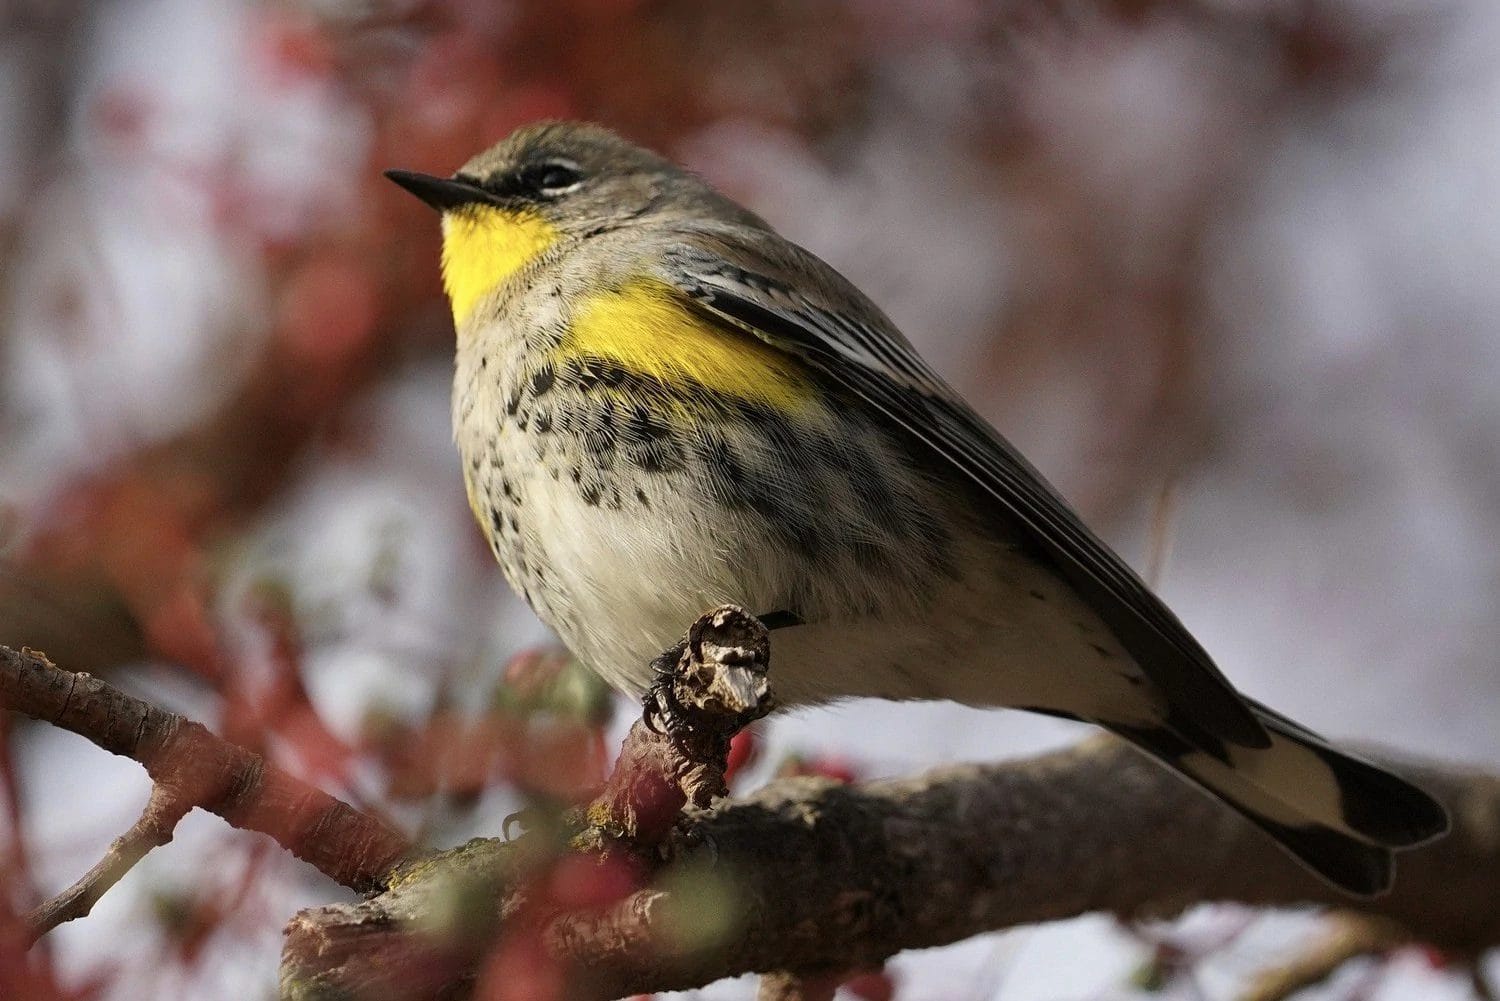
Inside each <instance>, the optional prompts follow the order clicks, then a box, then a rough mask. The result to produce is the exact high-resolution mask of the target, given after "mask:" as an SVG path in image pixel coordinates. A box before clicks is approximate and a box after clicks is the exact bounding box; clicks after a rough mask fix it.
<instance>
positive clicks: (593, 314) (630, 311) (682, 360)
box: [558, 279, 817, 410]
mask: <svg viewBox="0 0 1500 1001" xmlns="http://www.w3.org/2000/svg"><path fill="white" fill-rule="evenodd" d="M558 351H559V354H560V356H561V357H562V358H568V357H589V358H600V359H604V360H607V361H612V362H616V363H618V364H619V365H620V366H621V367H623V368H625V369H627V370H628V371H631V372H635V373H638V374H640V375H645V376H650V377H652V378H655V379H658V380H660V381H662V382H664V383H666V384H667V385H672V384H674V383H681V382H682V381H683V380H691V381H692V382H695V383H698V384H699V385H701V386H704V387H705V388H707V389H710V390H713V391H714V392H717V393H723V394H724V395H726V396H733V397H738V398H739V399H742V400H753V401H756V402H760V403H766V404H769V405H770V406H773V407H776V408H777V409H780V410H797V409H800V408H801V407H803V406H805V405H806V404H807V403H809V402H811V401H812V400H813V399H815V398H816V394H817V387H816V386H814V384H813V382H812V379H811V378H809V376H808V374H807V372H806V371H805V370H804V369H803V368H802V366H801V364H800V363H799V362H798V361H797V360H796V359H795V358H793V357H791V356H790V355H787V354H784V353H782V352H780V351H777V350H776V349H775V348H773V347H771V346H770V345H767V344H763V343H761V342H760V341H758V340H756V339H755V338H754V337H753V336H752V335H750V334H748V333H744V332H742V331H738V330H734V329H732V328H728V327H722V326H719V325H717V324H714V323H712V322H710V321H708V320H706V319H704V318H703V317H702V316H700V315H698V314H696V313H694V312H693V311H692V309H691V308H689V306H688V304H687V303H686V302H684V301H683V299H682V298H681V293H679V292H678V291H677V290H676V289H674V288H672V287H671V286H670V285H667V284H666V283H664V282H659V281H655V280H651V279H641V280H638V281H634V282H630V283H629V284H626V285H624V286H622V287H621V288H617V289H611V290H608V291H605V292H601V293H599V294H596V295H594V296H592V297H591V298H590V299H589V300H588V301H586V302H585V303H583V304H582V305H581V306H580V307H579V308H578V309H577V310H576V311H575V312H574V314H573V320H572V324H571V325H570V328H569V332H568V336H567V338H566V339H564V341H563V343H562V344H561V346H560V347H559V349H558Z"/></svg>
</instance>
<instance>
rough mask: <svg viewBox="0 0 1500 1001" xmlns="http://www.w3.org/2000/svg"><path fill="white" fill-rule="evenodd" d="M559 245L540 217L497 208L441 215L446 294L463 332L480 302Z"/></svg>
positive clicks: (481, 207)
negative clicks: (556, 244) (553, 245)
mask: <svg viewBox="0 0 1500 1001" xmlns="http://www.w3.org/2000/svg"><path fill="white" fill-rule="evenodd" d="M556 240H557V230H556V229H554V228H553V226H552V224H551V223H549V222H547V221H546V220H544V219H542V218H541V217H540V216H537V215H533V214H531V213H529V212H528V213H515V212H507V211H505V210H504V209H501V208H497V207H496V206H493V205H468V206H465V207H463V208H460V209H454V210H452V211H449V212H444V213H443V288H444V290H445V291H447V293H448V302H449V303H450V304H451V305H452V306H453V323H454V325H455V326H462V324H463V322H464V321H465V320H467V319H468V318H469V314H470V313H472V312H474V307H475V306H477V305H479V301H480V300H481V299H483V298H484V297H485V296H487V295H489V294H490V293H491V292H493V291H494V290H495V289H496V288H498V287H499V285H500V283H501V282H503V281H505V280H506V279H507V278H509V277H510V276H511V275H513V274H515V273H516V272H517V271H520V270H521V269H522V268H524V267H525V266H526V265H527V264H529V263H530V262H531V261H533V260H535V259H536V257H537V255H539V254H541V253H542V252H543V251H545V250H546V249H547V248H548V247H550V246H552V244H553V243H554V242H556Z"/></svg>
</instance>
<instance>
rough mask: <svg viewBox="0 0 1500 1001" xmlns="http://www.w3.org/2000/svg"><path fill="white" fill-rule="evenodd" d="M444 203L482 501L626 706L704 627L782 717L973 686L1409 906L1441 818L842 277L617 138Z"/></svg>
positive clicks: (990, 701) (517, 581) (440, 203)
mask: <svg viewBox="0 0 1500 1001" xmlns="http://www.w3.org/2000/svg"><path fill="white" fill-rule="evenodd" d="M387 176H388V177H390V179H391V180H393V181H395V182H396V183H397V184H399V185H401V186H402V187H404V188H406V189H407V190H408V191H410V192H411V193H413V194H415V195H416V196H417V197H419V198H421V199H422V200H423V201H425V202H427V203H428V204H429V205H431V206H432V207H434V208H436V209H438V210H439V211H440V212H441V213H442V228H443V254H442V273H443V283H444V286H445V288H446V291H447V294H448V298H449V300H450V302H451V304H452V307H453V319H454V323H455V326H456V328H457V332H458V351H457V365H456V375H455V380H454V392H453V423H454V434H455V438H456V440H457V443H458V449H459V452H460V454H461V456H462V460H463V472H464V480H465V484H466V487H467V490H468V497H469V503H470V506H471V507H472V508H473V511H474V514H475V517H477V518H478V520H479V524H480V526H481V527H482V528H483V530H484V533H485V534H486V535H487V536H488V538H489V542H490V545H491V546H492V548H493V549H494V552H495V555H496V557H497V558H498V559H499V561H500V564H501V566H502V567H503V568H504V570H505V574H506V576H507V577H508V578H509V580H510V582H511V584H512V585H514V587H515V588H516V590H517V591H519V592H520V593H521V594H522V595H523V596H524V597H525V599H526V600H527V601H528V602H529V603H530V604H531V607H532V608H533V609H535V610H536V613H537V614H538V615H539V616H540V617H541V618H542V619H543V621H545V622H546V623H547V624H548V625H550V626H551V627H552V628H553V629H554V630H556V632H557V633H558V635H559V636H560V637H561V638H562V640H563V642H564V643H566V644H567V645H568V647H569V648H570V649H571V650H572V651H573V653H574V654H575V655H576V656H577V657H578V658H580V659H581V660H582V661H583V662H584V663H585V664H587V665H588V666H590V667H591V668H593V669H594V670H596V671H597V672H598V673H599V674H601V675H603V676H604V678H606V679H607V680H608V681H609V682H611V683H612V684H614V685H615V686H616V687H618V688H620V689H621V690H623V691H626V692H630V693H635V694H640V693H642V692H644V691H645V690H647V689H648V687H649V686H650V685H651V684H652V682H653V672H652V669H651V667H650V666H649V665H650V664H651V662H652V660H653V658H655V657H656V656H657V654H658V653H659V652H660V651H662V650H664V649H666V648H668V647H670V646H671V645H672V644H673V643H674V642H675V641H676V640H678V639H679V638H680V636H681V633H682V631H683V629H684V628H685V627H686V626H687V624H688V623H690V622H691V621H692V620H693V619H694V618H696V617H697V616H698V615H699V614H701V613H702V612H704V611H705V610H707V609H709V608H711V607H713V606H716V605H719V604H723V603H734V604H738V605H742V606H744V607H746V608H748V609H750V610H751V611H752V612H756V613H760V614H763V615H765V616H766V617H767V618H768V619H769V620H771V621H773V622H777V623H785V624H786V626H785V628H782V629H779V630H778V632H777V633H776V634H775V638H774V641H773V647H774V652H775V684H776V688H777V692H778V695H779V697H780V698H781V700H782V701H783V703H788V704H798V703H802V704H806V703H816V702H824V701H828V700H832V699H838V698H842V697H846V696H877V697H881V698H887V699H952V700H954V701H957V702H962V703H967V704H969V705H976V706H1010V707H1016V708H1022V709H1030V710H1034V711H1037V712H1043V713H1049V714H1052V715H1057V716H1065V717H1069V718H1073V719H1079V720H1086V721H1088V722H1091V723H1095V724H1098V725H1099V726H1101V727H1103V728H1105V729H1106V730H1109V731H1112V732H1113V733H1116V734H1118V735H1120V736H1121V737H1123V738H1125V739H1126V740H1128V741H1130V742H1131V743H1132V744H1134V745H1135V746H1136V747H1138V748H1140V749H1142V750H1143V751H1145V752H1146V753H1147V754H1150V755H1152V756H1154V757H1156V758H1157V759H1159V760H1160V761H1161V762H1163V763H1164V764H1166V765H1167V766H1168V767H1169V768H1172V769H1174V770H1176V771H1177V772H1179V773H1181V774H1182V775H1184V776H1186V777H1187V778H1188V779H1189V780H1191V781H1192V782H1195V783H1197V784H1198V785H1199V786H1201V787H1202V788H1203V789H1205V790H1207V791H1208V792H1209V793H1211V794H1212V795H1214V796H1217V797H1218V798H1219V799H1220V800H1222V801H1223V802H1225V803H1226V804H1228V805H1229V806H1231V807H1233V808H1234V809H1235V810H1238V811H1239V812H1240V813H1241V814H1243V815H1244V816H1246V817H1248V818H1249V819H1250V820H1251V821H1253V822H1254V823H1256V824H1258V825H1259V826H1260V827H1261V828H1263V829H1264V830H1265V831H1267V832H1269V833H1270V835H1271V836H1272V837H1273V838H1275V839H1276V840H1277V841H1278V842H1280V843H1281V845H1283V846H1284V847H1285V848H1286V849H1287V850H1288V851H1289V852H1290V853H1291V854H1292V855H1294V856H1295V857H1297V858H1298V859H1301V860H1302V861H1303V862H1304V863H1305V864H1306V865H1308V866H1309V867H1310V868H1312V869H1313V870H1314V871H1316V872H1317V873H1319V874H1321V875H1322V876H1323V877H1324V878H1325V879H1327V880H1328V881H1329V882H1331V883H1333V884H1335V885H1337V886H1339V887H1342V888H1344V889H1346V890H1348V891H1350V892H1351V893H1355V894H1364V895H1371V894H1377V893H1380V892H1382V891H1383V890H1385V889H1386V888H1387V887H1388V886H1389V885H1390V881H1391V877H1392V869H1393V864H1392V851H1393V849H1400V848H1407V847H1411V846H1414V845H1419V844H1422V843H1423V842H1426V841H1428V840H1430V839H1432V838H1434V837H1436V836H1437V835H1439V834H1441V833H1442V832H1443V831H1444V830H1445V829H1446V827H1447V817H1446V815H1445V813H1444V811H1443V808H1442V807H1441V806H1439V805H1438V804H1437V803H1436V802H1434V801H1433V800H1432V799H1431V798H1430V797H1429V796H1428V795H1427V794H1425V793H1424V792H1422V791H1421V790H1419V789H1417V788H1416V787H1414V786H1412V785H1410V784H1408V783H1407V782H1405V781H1403V780H1402V779H1400V778H1397V777H1396V776H1394V775H1392V774H1390V773H1389V772H1387V771H1385V770H1383V769H1381V768H1379V767H1376V766H1375V765H1372V764H1370V763H1368V762H1365V761H1361V760H1360V759H1358V758H1355V757H1352V756H1350V755H1347V754H1345V753H1343V752H1341V751H1337V750H1335V749H1333V748H1332V747H1330V746H1329V745H1328V743H1327V742H1325V741H1324V740H1322V739H1321V738H1319V737H1318V736H1317V735H1316V734H1314V733H1312V732H1310V731H1308V730H1306V729H1304V728H1302V727H1301V726H1299V725H1298V724H1296V723H1294V722H1292V721H1291V720H1288V719H1287V718H1285V717H1283V716H1280V715H1277V714H1276V713H1274V712H1272V711H1271V710H1269V709H1267V708H1265V707H1264V706H1261V705H1258V704H1257V703H1255V702H1253V701H1251V700H1250V699H1247V698H1245V697H1244V696H1242V695H1240V694H1239V693H1238V692H1236V691H1235V689H1234V688H1233V686H1231V685H1230V683H1229V682H1228V681H1227V680H1226V679H1225V678H1224V676H1223V675H1222V674H1221V673H1220V672H1219V671H1218V669H1217V668H1216V667H1215V666H1214V663H1213V661H1212V660H1211V659H1210V658H1209V656H1208V654H1207V653H1205V652H1204V650H1203V648H1202V647H1201V646H1199V644H1198V643H1197V642H1196V641H1195V640H1194V639H1193V637H1192V636H1191V635H1190V634H1189V633H1188V631H1187V630H1186V629H1185V628H1184V627H1183V625H1182V623H1180V622H1179V621H1178V620H1177V618H1176V617H1175V616H1174V615H1173V614H1172V612H1171V611H1170V610H1168V609H1167V607H1166V606H1165V605H1164V604H1163V603H1162V602H1161V601H1160V600H1159V599H1158V598H1157V597H1156V596H1155V595H1154V594H1152V592H1151V591H1150V590H1149V589H1148V588H1147V587H1146V586H1145V584H1143V583H1142V582H1141V580H1140V578H1139V577H1138V576H1136V574H1135V573H1134V572H1133V571H1132V570H1131V569H1130V567H1128V566H1127V565H1126V564H1125V562H1124V561H1123V560H1121V559H1120V558H1119V557H1118V556H1116V555H1115V554H1114V553H1113V552H1111V551H1110V549H1109V547H1107V546H1106V545H1105V544H1104V543H1103V542H1101V541H1100V540H1099V539H1098V537H1097V536H1095V535H1094V534H1093V533H1092V532H1091V531H1089V529H1088V528H1087V527H1086V526H1085V525H1084V524H1083V522H1082V521H1080V520H1079V518H1078V516H1077V515H1075V514H1074V513H1073V512H1072V511H1071V510H1070V509H1069V507H1068V505H1067V503H1066V502H1064V501H1063V500H1062V498H1061V497H1060V496H1059V495H1058V493H1057V491H1056V490H1054V489H1053V488H1052V487H1051V486H1049V485H1048V483H1047V482H1046V481H1045V480H1044V479H1043V478H1042V476H1041V475H1040V474H1039V473H1038V472H1037V471H1036V470H1035V469H1033V468H1032V466H1031V465H1030V464H1029V463H1028V462H1027V461H1026V460H1025V459H1024V458H1023V457H1022V456H1021V455H1020V454H1019V453H1018V452H1017V451H1016V450H1015V449H1014V448H1013V447H1012V446H1011V445H1010V444H1009V443H1008V442H1006V440H1005V439H1004V438H1002V437H1001V436H1000V434H999V433H998V432H997V431H995V430H994V429H993V428H992V427H990V426H989V425H988V424H987V423H986V422H985V421H984V420H983V419H982V418H980V417H979V416H978V415H977V414H976V413H975V412H974V411H973V410H972V409H970V407H969V406H968V405H967V404H965V403H964V401H963V400H962V399H960V398H959V396H958V395H957V394H956V393H955V392H954V391H953V390H952V389H951V388H950V387H949V386H948V385H947V384H946V383H945V382H944V381H943V380H942V379H941V378H940V377H939V376H938V375H937V374H936V373H934V372H933V370H932V369H931V368H930V367H929V366H928V365H927V363H926V362H925V361H923V360H922V358H921V357H920V356H919V355H918V354H917V352H916V351H915V349H913V347H912V346H911V344H910V343H909V342H908V341H907V340H906V338H905V337H904V336H902V334H901V332H900V331H898V330H897V329H896V327H895V326H894V325H893V324H892V323H891V321H890V320H889V319H887V318H886V316H885V314H883V313H882V312H881V311H880V310H879V309H878V308H877V307H876V306H875V305H874V304H873V303H872V302H871V301H870V300H869V299H867V298H866V297H865V296H864V295H863V294H862V293H861V292H860V291H859V290H858V289H857V288H855V287H854V286H853V285H852V284H850V283H849V282H848V281H847V280H845V279H844V278H843V277H842V276H841V275H840V274H839V273H838V272H836V271H835V270H834V269H833V268H832V267H830V266H829V265H827V264H826V263H824V262H823V261H821V260H819V259H818V258H817V257H815V256H813V255H812V254H811V253H809V252H808V251H806V250H804V249H802V248H801V247H799V246H797V245H795V244H793V243H792V242H790V241H789V240H786V239H785V238H783V237H781V236H780V235H778V234H777V233H776V232H775V230H773V229H772V228H771V227H770V226H769V225H767V224H766V223H765V222H764V221H762V220H761V219H759V218H758V217H756V216H755V215H753V214H751V213H750V212H748V211H746V210H745V209H743V208H741V207H740V206H739V205H737V204H735V203H734V202H732V201H730V200H729V199H728V198H726V197H724V196H723V195H721V194H719V193H718V192H717V191H715V190H714V189H713V188H712V187H711V186H709V185H708V184H707V183H706V182H704V181H703V180H702V179H701V178H699V177H697V176H695V175H693V174H691V173H689V172H687V171H685V170H682V169H681V168H679V167H677V166H675V165H674V164H672V163H671V162H669V161H667V160H665V159H663V158H661V157H659V156H657V155H656V154H654V153H651V152H649V151H647V150H645V149H642V148H640V147H638V146H635V145H633V144H631V143H629V142H627V141H625V140H624V139H621V138H620V137H619V136H617V135H615V134H613V133H611V132H609V131H607V130H605V129H602V128H599V127H596V126H592V125H584V124H574V123H566V122H553V123H544V124H540V125H533V126H528V127H526V128H522V129H520V130H519V131H517V132H515V133H514V134H512V135H511V136H510V137H508V138H507V139H505V140H504V141H502V142H501V143H499V144H498V145H496V146H495V147H493V148H492V149H490V150H487V151H486V152H484V153H481V154H480V155H478V156H476V157H475V158H474V159H473V160H471V161H469V162H468V163H467V164H465V165H464V166H463V168H462V169H460V170H459V171H458V172H457V173H456V174H454V175H453V176H452V177H449V178H439V177H432V176H428V175H423V174H414V173H409V172H405V171H389V172H388V173H387Z"/></svg>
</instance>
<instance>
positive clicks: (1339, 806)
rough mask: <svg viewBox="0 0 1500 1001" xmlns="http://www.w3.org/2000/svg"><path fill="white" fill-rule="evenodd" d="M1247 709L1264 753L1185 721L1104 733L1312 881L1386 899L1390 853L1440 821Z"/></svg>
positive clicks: (1434, 806)
mask: <svg viewBox="0 0 1500 1001" xmlns="http://www.w3.org/2000/svg"><path fill="white" fill-rule="evenodd" d="M1250 706H1251V708H1252V709H1253V710H1254V712H1255V715H1256V717H1257V718H1258V719H1259V720H1260V722H1261V723H1262V724H1263V725H1264V726H1265V728H1266V731H1267V732H1268V733H1269V734H1270V735H1271V746H1270V747H1268V748H1265V749H1263V750H1260V749H1250V748H1241V747H1233V746H1226V745H1224V744H1223V743H1222V742H1220V741H1217V740H1214V739H1213V738H1212V737H1209V736H1208V735H1206V734H1195V733H1194V731H1195V730H1196V728H1195V727H1194V726H1192V724H1191V721H1186V720H1181V719H1179V718H1173V719H1170V720H1168V721H1166V722H1165V723H1163V724H1162V725H1161V726H1159V727H1152V728H1140V727H1119V726H1114V727H1110V729H1112V730H1114V731H1115V732H1116V733H1118V734H1120V736H1122V737H1125V738H1126V739H1127V740H1130V741H1131V742H1132V743H1134V744H1136V745H1137V746H1139V747H1141V748H1142V749H1143V750H1145V751H1147V752H1149V753H1150V754H1152V755H1153V756H1155V757H1157V758H1159V759H1160V760H1161V761H1163V762H1164V763H1166V764H1167V765H1168V766H1170V767H1171V768H1172V769H1174V770H1175V771H1177V772H1179V773H1181V774H1182V775H1184V776H1186V777H1187V778H1189V779H1191V780H1192V781H1193V782H1195V783H1197V784H1198V785H1199V786H1201V787H1203V788H1204V789H1205V790H1207V791H1208V792H1210V793H1212V794H1213V795H1214V796H1216V797H1217V798H1219V799H1220V800H1222V801H1223V802H1224V803H1226V804H1227V805H1229V806H1231V807H1233V808H1234V809H1235V810H1237V811H1239V813H1240V814H1241V815H1243V816H1244V817H1246V818H1247V819H1249V820H1250V821H1252V822H1253V823H1255V824H1256V825H1257V826H1259V827H1260V828H1261V829H1262V830H1264V831H1265V832H1266V833H1268V834H1270V835H1271V837H1273V838H1275V839H1276V841H1277V842H1278V843H1280V844H1281V845H1282V847H1284V848H1285V849H1286V850H1287V851H1288V852H1290V853H1291V854H1292V855H1294V856H1295V857H1296V858H1298V859H1299V860H1301V861H1302V862H1303V863H1304V864H1305V865H1307V866H1308V867H1309V868H1310V869H1312V870H1313V871H1314V872H1316V873H1318V874H1319V875H1321V876H1322V877H1323V878H1324V879H1326V880H1327V881H1328V882H1330V883H1332V884H1333V885H1334V886H1337V887H1339V888H1341V889H1343V890H1346V891H1348V892H1350V893H1353V894H1358V895H1360V896H1376V895H1378V894H1380V893H1383V892H1385V891H1386V890H1388V889H1389V888H1390V885H1391V877H1392V870H1393V866H1392V857H1391V856H1392V851H1393V850H1395V849H1400V848H1411V847H1414V846H1416V845H1420V844H1423V843H1425V842H1428V841H1431V840H1432V839H1433V838H1436V837H1438V836H1439V835H1441V834H1443V833H1444V832H1445V831H1447V829H1448V815H1447V812H1446V811H1445V810H1444V809H1443V807H1442V806H1441V805H1440V804H1439V803H1438V802H1437V801H1436V800H1434V799H1433V798H1432V797H1431V796H1429V795H1427V793H1425V792H1423V791H1422V790H1420V789H1418V788H1417V787H1416V786H1414V785H1412V784H1410V783H1409V782H1406V781H1405V780H1403V779H1400V778H1397V777H1396V776H1395V775H1392V774H1391V773H1390V772H1388V771H1385V770H1384V769H1382V768H1380V767H1378V766H1376V765H1373V764H1370V763H1369V762H1367V761H1363V760H1361V759H1359V758H1356V757H1353V756H1351V755H1349V754H1345V753H1344V752H1342V751H1337V750H1334V749H1333V748H1332V747H1330V746H1329V745H1328V743H1327V742H1326V741H1324V740H1323V739H1322V738H1321V737H1319V736H1317V735H1316V734H1314V733H1312V732H1311V731H1309V730H1306V729H1304V728H1303V727H1301V726H1299V725H1297V724H1296V723H1293V722H1292V721H1291V720H1288V719H1286V718H1285V717H1283V716H1280V715H1278V714H1277V713H1274V712H1272V711H1271V710H1269V709H1266V708H1265V707H1263V706H1261V705H1258V704H1256V703H1253V702H1252V703H1250ZM1106 725H1108V724H1106ZM1195 737H1196V738H1197V739H1195Z"/></svg>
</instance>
